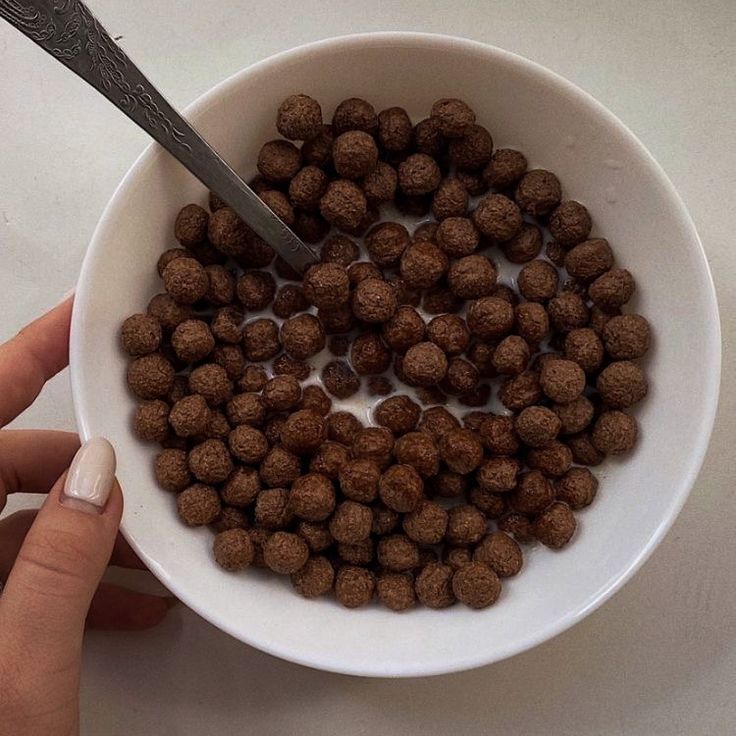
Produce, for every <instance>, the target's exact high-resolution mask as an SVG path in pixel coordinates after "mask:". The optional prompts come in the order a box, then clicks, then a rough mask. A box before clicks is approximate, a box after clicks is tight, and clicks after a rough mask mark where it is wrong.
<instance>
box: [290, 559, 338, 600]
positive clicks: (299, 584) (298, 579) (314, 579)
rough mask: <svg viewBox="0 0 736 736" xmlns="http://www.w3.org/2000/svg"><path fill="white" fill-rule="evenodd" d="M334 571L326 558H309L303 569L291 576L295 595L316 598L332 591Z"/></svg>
mask: <svg viewBox="0 0 736 736" xmlns="http://www.w3.org/2000/svg"><path fill="white" fill-rule="evenodd" d="M334 580H335V570H334V568H333V567H332V565H331V564H330V562H329V560H328V559H327V558H326V557H321V556H318V557H310V558H309V559H308V560H307V561H306V563H305V564H304V567H302V568H301V569H300V570H297V571H296V572H295V573H293V574H292V576H291V583H292V585H293V586H294V589H295V590H296V591H297V593H299V594H301V595H303V596H304V597H305V598H318V597H319V596H322V595H325V594H326V593H328V592H329V591H330V590H332V585H333V583H334Z"/></svg>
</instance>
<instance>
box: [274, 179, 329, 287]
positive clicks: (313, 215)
mask: <svg viewBox="0 0 736 736" xmlns="http://www.w3.org/2000/svg"><path fill="white" fill-rule="evenodd" d="M325 191H326V190H325ZM323 196H324V195H323ZM321 199H322V198H320V201H321ZM333 204H335V201H334V200H333ZM292 229H293V230H294V232H295V233H296V234H297V235H298V236H299V237H300V238H301V239H302V240H303V241H304V242H305V243H319V241H320V240H322V238H324V237H325V235H327V233H328V232H329V230H330V223H329V222H327V221H326V220H325V219H324V218H323V217H322V216H321V215H320V214H319V213H318V212H311V211H308V210H297V211H296V212H295V213H294V225H293V226H292ZM276 273H277V274H278V275H279V276H281V278H284V279H289V280H290V281H298V280H299V278H300V274H299V272H298V271H295V270H294V269H293V268H292V267H291V266H289V264H288V263H286V261H284V260H283V259H282V258H280V257H279V258H277V259H276Z"/></svg>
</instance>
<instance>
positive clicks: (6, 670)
mask: <svg viewBox="0 0 736 736" xmlns="http://www.w3.org/2000/svg"><path fill="white" fill-rule="evenodd" d="M71 310H72V300H71V299H69V300H67V301H65V302H63V303H62V304H60V305H59V306H58V307H56V308H55V309H52V310H51V311H50V312H48V313H47V314H45V315H44V316H43V317H41V318H39V319H37V320H36V321H35V322H32V323H31V324H30V325H28V326H27V327H25V328H24V329H23V330H21V332H20V333H18V335H17V336H16V337H14V338H13V339H11V340H9V341H8V342H6V343H5V344H3V345H1V346H0V427H4V426H5V425H7V424H8V423H9V422H10V421H12V420H13V419H14V418H15V417H17V416H18V415H19V414H21V413H22V412H23V410H24V409H26V408H27V407H28V406H30V405H31V404H32V403H33V402H34V401H35V399H36V397H37V396H38V394H39V393H40V392H41V389H42V388H43V386H44V384H45V383H46V381H47V380H49V379H50V378H51V377H52V376H54V375H55V374H56V373H58V372H59V371H61V370H63V369H64V368H65V367H66V365H67V362H68V343H69V323H70V319H71ZM78 448H79V439H78V437H77V435H76V434H73V433H68V432H56V431H46V430H19V431H14V430H7V429H3V430H0V511H1V510H2V509H3V508H4V507H5V504H6V501H7V497H8V495H9V494H11V493H16V492H20V491H23V492H33V493H46V494H48V495H47V496H46V499H45V501H44V504H43V506H42V508H41V509H40V510H39V511H38V512H35V511H21V512H18V513H16V514H13V515H11V516H8V517H6V518H4V519H2V520H0V581H4V582H5V589H4V592H3V594H2V595H0V711H1V712H2V726H1V727H0V730H1V731H2V732H3V733H8V734H11V733H12V734H14V736H75V735H76V734H78V733H79V677H80V665H81V653H82V637H83V634H84V630H85V627H92V628H104V629H121V630H141V629H147V628H150V627H152V626H155V625H156V624H158V623H159V622H160V621H161V620H162V619H163V618H164V616H165V615H166V612H167V611H168V609H169V608H170V607H171V603H172V600H173V599H171V598H164V597H158V596H152V595H144V594H142V593H136V592H133V591H129V590H126V589H124V588H120V587H118V586H115V585H111V584H108V583H101V582H100V580H101V578H102V575H103V573H104V572H105V569H106V568H107V566H108V565H117V566H121V567H128V568H139V569H144V568H143V565H142V563H141V562H140V560H138V558H137V557H136V556H135V554H134V553H133V551H132V550H131V549H130V547H129V546H128V545H127V543H126V542H125V540H124V539H123V538H122V537H121V536H120V535H119V534H118V526H119V524H120V517H121V514H122V510H123V496H122V492H121V490H120V486H119V485H118V484H117V482H115V483H114V485H113V489H112V492H111V493H110V496H109V498H108V500H107V503H106V504H105V506H104V508H103V509H102V510H101V513H99V514H90V513H85V512H83V511H80V510H77V509H74V508H70V507H68V506H66V505H63V504H62V503H60V495H61V492H62V488H63V481H64V476H65V474H66V469H67V468H68V467H69V464H70V463H71V461H72V458H73V457H74V454H75V453H76V451H77V449H78Z"/></svg>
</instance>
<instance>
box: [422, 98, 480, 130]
mask: <svg viewBox="0 0 736 736" xmlns="http://www.w3.org/2000/svg"><path fill="white" fill-rule="evenodd" d="M432 117H433V118H435V119H436V120H437V124H438V126H439V130H440V133H442V135H443V136H444V137H445V138H460V137H462V136H463V135H465V133H466V132H467V130H468V128H469V127H470V126H471V125H473V123H475V113H474V112H473V110H472V109H471V108H470V106H469V105H468V104H467V103H465V102H463V101H462V100H458V99H456V98H454V97H443V98H442V99H440V100H437V102H435V103H434V104H433V105H432Z"/></svg>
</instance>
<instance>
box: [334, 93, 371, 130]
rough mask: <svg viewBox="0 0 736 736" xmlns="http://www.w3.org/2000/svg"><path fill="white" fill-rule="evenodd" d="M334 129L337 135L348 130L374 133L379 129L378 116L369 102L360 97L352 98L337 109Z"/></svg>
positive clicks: (344, 101)
mask: <svg viewBox="0 0 736 736" xmlns="http://www.w3.org/2000/svg"><path fill="white" fill-rule="evenodd" d="M332 127H333V129H334V131H335V133H336V134H337V135H339V134H340V133H344V132H345V131H346V130H363V131H365V132H366V133H373V132H375V130H376V129H377V128H378V116H377V115H376V111H375V109H374V108H373V105H371V104H370V103H369V102H366V101H365V100H362V99H360V98H359V97H350V98H348V99H347V100H343V101H342V102H341V103H340V104H339V105H338V106H337V107H336V108H335V113H334V115H333V116H332Z"/></svg>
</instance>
